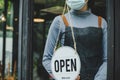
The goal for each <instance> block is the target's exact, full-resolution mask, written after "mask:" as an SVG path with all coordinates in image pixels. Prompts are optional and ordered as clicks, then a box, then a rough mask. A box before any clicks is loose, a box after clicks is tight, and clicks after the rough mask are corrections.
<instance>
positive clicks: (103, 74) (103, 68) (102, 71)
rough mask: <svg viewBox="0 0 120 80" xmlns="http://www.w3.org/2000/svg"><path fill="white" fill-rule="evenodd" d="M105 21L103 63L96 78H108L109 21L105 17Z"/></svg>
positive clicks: (100, 79)
mask: <svg viewBox="0 0 120 80" xmlns="http://www.w3.org/2000/svg"><path fill="white" fill-rule="evenodd" d="M102 22H103V24H102V25H103V27H102V28H103V53H104V54H103V64H102V65H101V66H100V68H99V70H98V72H97V74H96V75H95V78H94V80H107V23H106V21H105V20H104V19H102Z"/></svg>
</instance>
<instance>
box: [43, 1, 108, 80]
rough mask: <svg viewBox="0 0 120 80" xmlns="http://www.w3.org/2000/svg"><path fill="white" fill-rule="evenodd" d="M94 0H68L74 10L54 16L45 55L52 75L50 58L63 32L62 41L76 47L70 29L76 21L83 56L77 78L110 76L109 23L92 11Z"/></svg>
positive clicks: (93, 79)
mask: <svg viewBox="0 0 120 80" xmlns="http://www.w3.org/2000/svg"><path fill="white" fill-rule="evenodd" d="M90 2H91V0H66V3H67V5H68V6H69V7H70V8H71V10H70V12H68V13H66V14H65V15H64V16H63V17H61V16H57V17H55V19H54V20H53V22H52V24H51V26H50V29H49V34H48V38H47V42H46V46H45V50H44V55H43V65H44V67H45V69H46V70H47V71H48V73H49V74H50V75H52V72H51V67H50V62H51V58H52V55H53V51H54V46H55V43H56V41H57V37H58V36H59V35H62V36H61V37H62V38H61V39H60V42H61V44H62V45H66V46H71V47H73V40H72V37H71V30H70V26H71V24H72V26H73V29H74V36H75V40H76V47H77V52H78V54H79V56H80V59H81V71H80V75H79V76H78V77H77V78H76V80H106V75H107V23H106V21H105V20H104V19H103V18H101V17H98V16H96V15H94V14H93V13H92V12H91V10H90V7H89V5H90V4H89V3H90ZM69 14H70V16H71V19H69ZM70 20H71V21H70ZM59 25H61V27H60V28H59ZM59 29H60V34H59V33H58V32H59Z"/></svg>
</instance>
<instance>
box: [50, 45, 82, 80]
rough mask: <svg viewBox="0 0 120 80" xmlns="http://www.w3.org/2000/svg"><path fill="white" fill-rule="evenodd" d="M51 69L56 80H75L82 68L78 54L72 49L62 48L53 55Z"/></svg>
mask: <svg viewBox="0 0 120 80" xmlns="http://www.w3.org/2000/svg"><path fill="white" fill-rule="evenodd" d="M51 68H52V73H53V75H54V77H55V79H56V80H75V79H76V77H77V76H78V75H79V73H80V68H81V62H80V58H79V56H78V53H77V52H76V51H75V50H74V49H73V48H71V47H68V46H63V47H60V48H59V49H57V50H56V51H55V53H54V54H53V57H52V60H51Z"/></svg>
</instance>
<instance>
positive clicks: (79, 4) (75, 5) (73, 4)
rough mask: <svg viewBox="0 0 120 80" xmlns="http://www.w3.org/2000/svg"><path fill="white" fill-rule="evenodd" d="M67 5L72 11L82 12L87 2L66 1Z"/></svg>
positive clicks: (78, 0) (77, 0)
mask: <svg viewBox="0 0 120 80" xmlns="http://www.w3.org/2000/svg"><path fill="white" fill-rule="evenodd" d="M66 3H67V5H68V6H69V7H70V8H71V9H74V10H80V9H82V8H83V7H84V6H85V4H86V3H87V2H85V0H66Z"/></svg>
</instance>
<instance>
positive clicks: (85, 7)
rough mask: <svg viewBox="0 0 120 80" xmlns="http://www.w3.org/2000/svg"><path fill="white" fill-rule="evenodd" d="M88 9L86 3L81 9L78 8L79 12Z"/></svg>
mask: <svg viewBox="0 0 120 80" xmlns="http://www.w3.org/2000/svg"><path fill="white" fill-rule="evenodd" d="M87 10H88V5H87V4H86V5H85V6H84V7H83V8H82V9H80V12H84V11H87Z"/></svg>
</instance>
